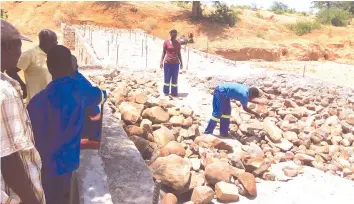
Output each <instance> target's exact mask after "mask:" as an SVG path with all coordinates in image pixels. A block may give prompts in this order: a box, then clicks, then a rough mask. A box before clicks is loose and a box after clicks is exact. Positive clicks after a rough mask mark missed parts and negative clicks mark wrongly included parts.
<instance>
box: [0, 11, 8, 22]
mask: <svg viewBox="0 0 354 204" xmlns="http://www.w3.org/2000/svg"><path fill="white" fill-rule="evenodd" d="M8 17H9V16H8V15H7V11H5V10H4V9H1V19H4V20H6V19H7V18H8Z"/></svg>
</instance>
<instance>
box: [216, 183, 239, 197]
mask: <svg viewBox="0 0 354 204" xmlns="http://www.w3.org/2000/svg"><path fill="white" fill-rule="evenodd" d="M215 194H216V197H217V198H218V199H219V200H221V201H223V202H235V201H238V199H239V194H238V188H237V186H236V185H234V184H230V183H226V182H223V181H221V182H218V183H217V184H216V185H215Z"/></svg>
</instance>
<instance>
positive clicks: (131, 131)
mask: <svg viewBox="0 0 354 204" xmlns="http://www.w3.org/2000/svg"><path fill="white" fill-rule="evenodd" d="M125 132H126V133H127V134H128V135H129V136H133V135H135V136H140V137H141V136H142V135H143V129H142V128H141V127H138V126H135V125H128V126H127V127H125Z"/></svg>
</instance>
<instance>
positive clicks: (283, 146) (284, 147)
mask: <svg viewBox="0 0 354 204" xmlns="http://www.w3.org/2000/svg"><path fill="white" fill-rule="evenodd" d="M275 146H276V147H278V148H280V149H281V150H283V151H289V150H290V149H291V148H292V147H293V143H291V142H289V141H288V140H286V139H281V141H280V142H279V143H275Z"/></svg>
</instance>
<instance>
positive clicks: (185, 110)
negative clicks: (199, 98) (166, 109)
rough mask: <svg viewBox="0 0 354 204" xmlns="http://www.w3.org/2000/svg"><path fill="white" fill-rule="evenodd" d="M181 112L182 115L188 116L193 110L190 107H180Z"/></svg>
mask: <svg viewBox="0 0 354 204" xmlns="http://www.w3.org/2000/svg"><path fill="white" fill-rule="evenodd" d="M181 113H182V114H183V115H184V117H189V116H192V115H193V110H192V109H191V108H190V107H186V106H184V107H182V108H181Z"/></svg>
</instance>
